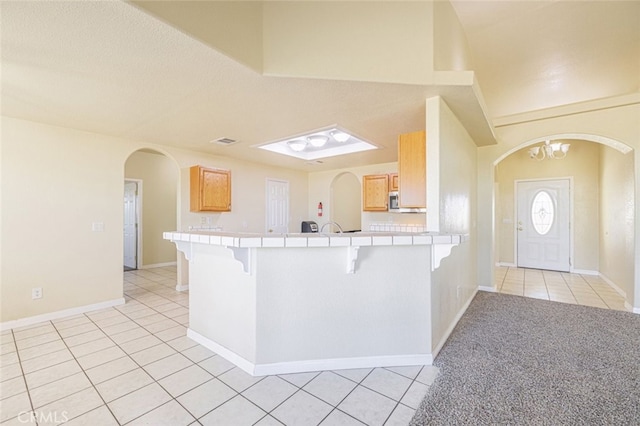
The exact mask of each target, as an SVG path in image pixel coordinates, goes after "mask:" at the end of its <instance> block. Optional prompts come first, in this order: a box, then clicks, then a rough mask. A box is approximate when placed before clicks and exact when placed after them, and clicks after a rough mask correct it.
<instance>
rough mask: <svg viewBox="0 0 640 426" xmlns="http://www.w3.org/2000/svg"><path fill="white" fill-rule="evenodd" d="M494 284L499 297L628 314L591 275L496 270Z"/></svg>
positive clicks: (617, 296) (620, 299)
mask: <svg viewBox="0 0 640 426" xmlns="http://www.w3.org/2000/svg"><path fill="white" fill-rule="evenodd" d="M495 284H496V288H497V290H498V291H499V292H500V293H506V294H515V295H517V296H525V297H533V298H536V299H545V300H551V301H554V302H562V303H573V304H576V305H585V306H594V307H597V308H605V309H615V310H619V311H628V310H629V309H627V308H626V307H625V303H624V298H623V297H622V296H621V295H620V294H619V293H618V292H616V290H615V289H614V288H613V287H611V286H610V285H609V284H608V283H607V282H606V281H605V280H603V279H602V278H601V277H599V276H594V275H580V274H570V273H565V272H556V271H543V270H539V269H526V268H513V267H496V269H495Z"/></svg>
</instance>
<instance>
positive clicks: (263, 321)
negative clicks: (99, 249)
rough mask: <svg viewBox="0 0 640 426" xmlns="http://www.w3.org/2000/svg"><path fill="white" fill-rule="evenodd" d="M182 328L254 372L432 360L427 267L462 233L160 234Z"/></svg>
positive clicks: (458, 241) (446, 252)
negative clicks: (185, 297) (182, 311)
mask: <svg viewBox="0 0 640 426" xmlns="http://www.w3.org/2000/svg"><path fill="white" fill-rule="evenodd" d="M164 239H166V240H170V241H172V242H174V243H175V244H176V246H177V248H178V250H180V251H182V252H184V254H185V256H186V258H187V260H188V261H189V329H188V332H187V336H189V337H190V338H192V339H193V340H195V341H197V342H199V343H200V344H202V345H204V346H205V347H207V348H209V349H211V350H212V351H214V352H216V353H218V354H219V355H221V356H223V357H224V358H226V359H227V360H229V361H231V362H233V363H234V364H236V365H237V366H238V367H240V368H241V369H243V370H244V371H246V372H247V373H249V374H252V375H255V376H262V375H270V374H284V373H295V372H303V371H317V370H333V369H340V368H364V367H382V366H402V365H423V364H430V363H431V361H432V354H431V347H430V342H431V338H430V337H431V336H430V335H431V313H430V310H431V272H432V271H433V270H435V269H436V268H437V267H438V266H439V264H440V260H441V259H443V258H444V257H446V256H448V255H449V253H450V252H451V249H452V248H453V247H455V246H457V245H459V244H461V243H464V242H465V241H466V239H467V237H466V236H464V235H438V234H430V233H383V232H371V233H354V234H248V233H228V232H202V231H198V232H194V231H190V232H165V233H164Z"/></svg>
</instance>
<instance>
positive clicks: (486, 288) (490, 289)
mask: <svg viewBox="0 0 640 426" xmlns="http://www.w3.org/2000/svg"><path fill="white" fill-rule="evenodd" d="M478 290H480V291H488V292H489V293H497V292H498V289H497V288H496V287H489V286H486V285H479V286H478Z"/></svg>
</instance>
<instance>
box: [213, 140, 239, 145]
mask: <svg viewBox="0 0 640 426" xmlns="http://www.w3.org/2000/svg"><path fill="white" fill-rule="evenodd" d="M236 142H238V141H237V140H235V139H231V138H220V139H215V140H212V141H211V143H217V144H218V145H232V144H234V143H236Z"/></svg>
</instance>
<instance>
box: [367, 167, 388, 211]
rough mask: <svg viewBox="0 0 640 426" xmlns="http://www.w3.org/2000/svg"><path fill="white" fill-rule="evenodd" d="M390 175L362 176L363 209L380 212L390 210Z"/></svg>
mask: <svg viewBox="0 0 640 426" xmlns="http://www.w3.org/2000/svg"><path fill="white" fill-rule="evenodd" d="M388 202H389V175H386V174H385V175H367V176H363V177H362V210H364V211H366V212H380V211H387V210H388V205H387V204H388Z"/></svg>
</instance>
